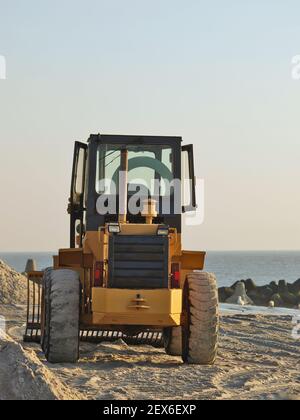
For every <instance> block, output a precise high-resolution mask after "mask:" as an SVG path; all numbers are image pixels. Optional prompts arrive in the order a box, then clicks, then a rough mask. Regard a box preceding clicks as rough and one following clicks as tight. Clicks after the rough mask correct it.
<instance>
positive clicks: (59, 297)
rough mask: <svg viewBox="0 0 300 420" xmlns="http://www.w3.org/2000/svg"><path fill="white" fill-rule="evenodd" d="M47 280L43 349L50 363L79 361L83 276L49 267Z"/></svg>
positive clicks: (44, 300) (43, 321)
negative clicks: (81, 284)
mask: <svg viewBox="0 0 300 420" xmlns="http://www.w3.org/2000/svg"><path fill="white" fill-rule="evenodd" d="M43 283H44V287H43V303H42V337H41V345H42V349H43V351H44V353H45V356H46V359H47V360H48V362H50V363H75V362H77V361H78V359H79V311H80V279H79V275H78V273H76V272H75V271H72V270H53V269H47V270H46V271H45V273H44V279H43Z"/></svg>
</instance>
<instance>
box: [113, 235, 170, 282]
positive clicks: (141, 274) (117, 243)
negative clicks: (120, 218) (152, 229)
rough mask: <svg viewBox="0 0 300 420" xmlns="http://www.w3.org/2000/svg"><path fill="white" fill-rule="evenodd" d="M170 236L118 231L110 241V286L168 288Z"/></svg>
mask: <svg viewBox="0 0 300 420" xmlns="http://www.w3.org/2000/svg"><path fill="white" fill-rule="evenodd" d="M168 254H169V239H168V237H164V236H127V235H126V236H125V235H124V236H122V235H116V236H112V237H111V238H110V242H109V287H110V288H117V289H159V288H166V289H167V288H168V283H169V282H168V274H169V273H168V269H169V265H168V260H169V256H168Z"/></svg>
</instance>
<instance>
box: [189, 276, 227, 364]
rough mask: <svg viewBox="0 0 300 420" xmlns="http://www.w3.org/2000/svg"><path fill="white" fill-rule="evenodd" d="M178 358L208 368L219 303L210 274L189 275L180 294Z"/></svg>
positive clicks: (214, 343) (216, 333)
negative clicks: (180, 347)
mask: <svg viewBox="0 0 300 420" xmlns="http://www.w3.org/2000/svg"><path fill="white" fill-rule="evenodd" d="M183 319H184V325H183V326H182V358H183V361H184V362H185V363H189V364H199V365H212V364H214V362H215V360H216V356H217V351H218V338H219V301H218V288H217V281H216V278H215V276H214V275H213V274H209V273H203V272H199V273H192V274H190V275H188V276H187V279H186V282H185V286H184V291H183Z"/></svg>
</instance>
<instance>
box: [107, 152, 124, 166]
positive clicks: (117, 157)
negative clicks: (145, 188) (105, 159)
mask: <svg viewBox="0 0 300 420" xmlns="http://www.w3.org/2000/svg"><path fill="white" fill-rule="evenodd" d="M109 156H110V155H109ZM120 156H121V153H120V154H119V155H118V156H116V157H115V158H114V159H113V160H112V161H110V162H109V163H108V164H107V165H105V168H107V167H108V166H110V165H111V164H112V163H113V162H114V161H115V160H117V159H119V157H120Z"/></svg>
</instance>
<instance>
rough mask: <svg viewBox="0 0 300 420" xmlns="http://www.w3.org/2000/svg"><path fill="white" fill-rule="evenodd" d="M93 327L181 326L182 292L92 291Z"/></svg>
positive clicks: (158, 290)
mask: <svg viewBox="0 0 300 420" xmlns="http://www.w3.org/2000/svg"><path fill="white" fill-rule="evenodd" d="M92 302H93V303H92V324H93V325H145V326H155V327H174V326H179V325H180V323H181V312H182V290H168V289H155V290H127V289H126V290H123V289H101V288H99V289H98V288H94V289H93V290H92Z"/></svg>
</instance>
